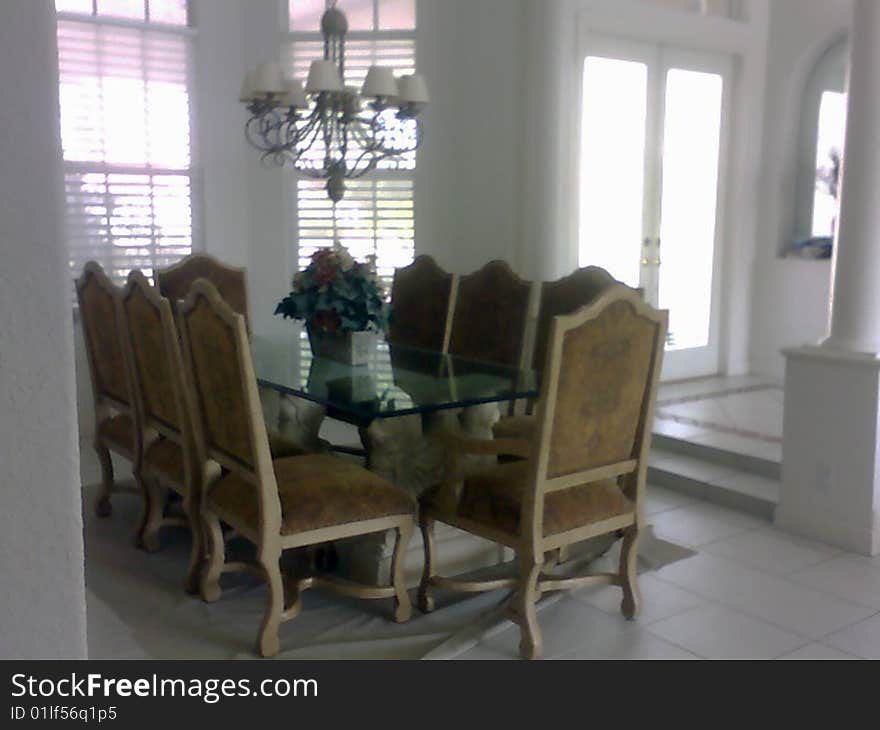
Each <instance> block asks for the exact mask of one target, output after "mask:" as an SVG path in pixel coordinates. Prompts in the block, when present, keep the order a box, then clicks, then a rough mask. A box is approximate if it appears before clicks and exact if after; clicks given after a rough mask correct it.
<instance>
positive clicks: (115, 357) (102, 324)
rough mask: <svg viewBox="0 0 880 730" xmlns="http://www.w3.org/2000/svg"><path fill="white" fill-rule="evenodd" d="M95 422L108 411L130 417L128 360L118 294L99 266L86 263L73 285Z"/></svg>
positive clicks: (132, 410)
mask: <svg viewBox="0 0 880 730" xmlns="http://www.w3.org/2000/svg"><path fill="white" fill-rule="evenodd" d="M76 296H77V301H78V303H79V313H80V318H81V321H82V328H83V336H84V340H85V346H86V358H87V360H88V363H89V374H90V376H91V381H92V392H93V394H94V401H95V409H96V418H97V421H98V422H100V421H101V420H103V419H104V418H105V417H107V415H109V413H108V409H111V410H114V411H117V412H120V413H126V414H128V415H132V416H133V415H134V407H133V404H132V397H131V382H130V373H129V367H128V357H127V353H126V352H125V349H124V347H123V338H122V310H121V307H120V290H119V287H117V286H116V285H115V284H114V283H113V282H112V281H111V280H110V278H109V277H108V276H107V275H106V274H105V273H104V270H103V269H102V268H101V266H100V265H99V264H97V263H96V262H94V261H89V262H88V263H87V264H86V265H85V268H84V269H83V274H82V276H81V277H80V278H79V279H77V281H76Z"/></svg>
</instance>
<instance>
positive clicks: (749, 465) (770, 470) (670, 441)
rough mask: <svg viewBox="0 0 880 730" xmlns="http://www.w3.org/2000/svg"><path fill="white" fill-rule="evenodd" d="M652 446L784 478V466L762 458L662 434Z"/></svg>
mask: <svg viewBox="0 0 880 730" xmlns="http://www.w3.org/2000/svg"><path fill="white" fill-rule="evenodd" d="M652 444H653V446H654V448H655V449H660V450H662V451H664V452H668V453H673V454H680V455H682V456H690V457H693V458H695V459H700V460H701V461H705V462H707V463H710V464H717V465H718V466H724V467H728V468H730V469H737V470H739V471H743V472H748V473H750V474H757V475H758V476H762V477H767V478H768V479H776V480H779V479H780V478H781V476H782V465H781V464H780V463H779V462H777V461H771V460H769V459H764V458H762V457H760V456H752V455H750V454H743V453H740V452H737V451H731V450H729V449H723V448H719V447H717V446H710V445H709V444H701V443H698V442H696V441H688V440H687V439H682V438H676V437H674V436H666V435H664V434H660V433H655V434H654V435H653V437H652Z"/></svg>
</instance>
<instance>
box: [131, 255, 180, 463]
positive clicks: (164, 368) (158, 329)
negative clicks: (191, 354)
mask: <svg viewBox="0 0 880 730" xmlns="http://www.w3.org/2000/svg"><path fill="white" fill-rule="evenodd" d="M121 301H122V310H123V312H124V314H125V318H124V322H125V325H124V330H125V334H126V336H127V342H128V345H129V346H130V348H131V363H132V383H133V385H134V388H133V394H134V398H135V399H136V401H137V402H138V411H139V414H140V418H141V426H142V429H143V430H144V431H145V432H146V431H148V430H149V431H151V432H154V433H157V434H159V435H161V436H163V437H165V438H168V439H170V440H172V441H173V442H174V443H176V444H178V445H180V446H181V448H183V453H184V458H185V459H188V458H189V456H190V454H189V449H188V448H186V447H187V446H188V439H191V433H190V428H189V423H188V417H187V408H186V405H185V403H186V397H187V396H186V391H185V385H184V382H183V359H182V357H181V352H180V340H179V338H178V335H177V327H176V325H175V323H174V315H173V314H172V313H171V303H170V302H169V301H168V299H166V298H164V297H162V296H161V295H160V294H159V292H158V291H157V290H156V289H155V288H154V287H153V286H151V285H150V282H149V281H148V280H147V278H146V277H145V276H144V275H143V273H142V272H140V271H132V272H131V273H130V274H129V275H128V283H127V284H126V286H125V288H124V289H123V291H122V298H121ZM187 472H189V469H187Z"/></svg>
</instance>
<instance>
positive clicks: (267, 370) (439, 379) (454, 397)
mask: <svg viewBox="0 0 880 730" xmlns="http://www.w3.org/2000/svg"><path fill="white" fill-rule="evenodd" d="M251 352H252V355H253V361H254V369H255V371H256V375H257V380H258V382H259V384H260V386H261V387H263V388H267V389H270V390H275V391H278V392H280V393H282V394H285V395H289V396H294V397H297V398H303V399H305V400H308V401H311V402H313V403H316V404H318V405H320V406H322V407H323V408H325V409H326V413H327V415H328V416H329V417H331V418H335V419H337V420H340V421H344V422H346V423H350V424H353V425H355V426H357V427H358V428H367V427H369V426H370V424H372V423H373V422H374V421H375V420H377V419H389V418H399V417H401V416H409V415H421V414H430V413H436V412H439V411H444V410H450V409H461V408H465V409H466V408H473V407H475V406H479V405H485V404H490V403H496V404H497V403H505V402H510V401H516V400H520V399H531V398H535V397H537V395H538V391H537V376H536V374H535V373H534V372H533V371H531V370H519V369H517V368H510V367H505V366H503V365H497V364H493V363H488V362H480V361H477V360H469V359H467V358H462V357H457V356H455V355H448V354H443V353H439V352H431V351H428V350H420V349H416V348H413V347H408V346H405V345H392V344H389V343H387V342H384V341H379V340H377V342H376V344H375V346H374V348H373V351H372V352H371V353H370V358H369V362H368V364H366V365H348V364H345V363H342V362H338V361H335V360H329V359H325V358H320V357H315V356H314V355H313V354H312V352H311V349H310V347H309V342H308V339H307V338H306V337H305V336H304V335H302V336H297V335H296V334H291V335H288V336H277V337H267V336H255V337H254V338H253V340H252V343H251Z"/></svg>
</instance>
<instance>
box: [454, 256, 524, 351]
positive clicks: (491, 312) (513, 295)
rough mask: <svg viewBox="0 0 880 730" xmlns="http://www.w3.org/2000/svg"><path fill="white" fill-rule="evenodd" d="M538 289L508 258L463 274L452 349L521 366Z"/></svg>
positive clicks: (459, 288)
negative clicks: (508, 261)
mask: <svg viewBox="0 0 880 730" xmlns="http://www.w3.org/2000/svg"><path fill="white" fill-rule="evenodd" d="M535 290H536V288H535V286H534V285H533V284H532V283H531V282H528V281H524V280H523V279H520V278H519V277H518V276H517V275H516V274H515V273H514V272H513V270H512V269H511V268H510V266H508V265H507V263H506V262H504V261H491V262H489V263H488V264H486V265H485V266H484V267H483V268H482V269H480V270H479V271H476V272H474V273H473V274H469V275H467V276H463V277H461V280H460V282H459V285H458V295H457V296H456V299H455V310H454V313H453V319H452V331H451V334H450V341H449V352H450V353H451V354H453V355H459V356H461V357H466V358H470V359H473V360H482V361H485V362H494V363H500V364H502V365H508V366H510V367H521V366H522V365H523V364H524V363H523V354H524V347H525V341H526V325H527V322H528V315H529V309H530V305H531V301H532V297H533V296H534V293H535Z"/></svg>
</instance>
